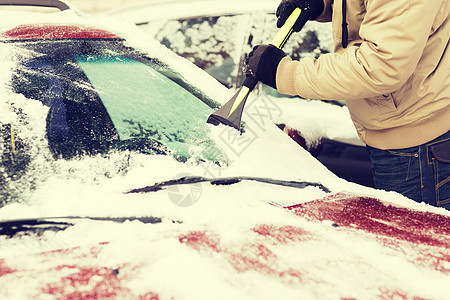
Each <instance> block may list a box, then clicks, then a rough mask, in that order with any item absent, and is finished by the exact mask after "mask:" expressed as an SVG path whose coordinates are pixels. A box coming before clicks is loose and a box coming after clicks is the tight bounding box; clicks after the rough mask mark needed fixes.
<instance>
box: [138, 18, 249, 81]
mask: <svg viewBox="0 0 450 300" xmlns="http://www.w3.org/2000/svg"><path fill="white" fill-rule="evenodd" d="M248 21H249V16H248V15H225V16H210V17H208V16H206V17H198V18H192V19H179V20H169V21H167V22H166V23H165V24H164V25H163V26H161V25H160V23H158V24H152V23H149V24H146V25H142V26H143V27H142V28H143V29H144V30H146V31H148V32H151V33H153V35H154V36H155V37H156V39H158V40H159V41H160V42H161V43H162V44H164V45H165V46H167V47H168V48H170V49H171V50H172V51H174V52H175V53H177V54H178V55H180V56H182V57H184V58H186V59H188V60H189V61H191V62H193V63H194V64H195V65H197V66H198V67H200V68H201V69H203V70H205V71H206V72H208V73H209V74H210V75H211V76H213V77H214V78H216V79H217V80H218V81H220V82H221V83H222V84H224V85H225V86H227V87H233V86H235V80H236V76H237V75H238V74H237V70H238V65H239V62H240V60H241V50H242V45H243V43H244V40H245V38H246V36H247V34H248V33H247V31H248V30H247V26H248Z"/></svg>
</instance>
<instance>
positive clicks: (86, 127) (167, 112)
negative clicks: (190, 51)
mask: <svg viewBox="0 0 450 300" xmlns="http://www.w3.org/2000/svg"><path fill="white" fill-rule="evenodd" d="M121 43H122V42H121V41H119V42H118V41H95V40H93V41H79V40H73V41H64V42H56V41H53V42H48V43H47V46H50V47H43V43H40V44H34V43H30V44H28V46H29V47H30V48H32V50H34V51H37V52H38V56H37V57H34V58H33V59H29V60H27V61H26V62H23V63H22V64H21V66H20V68H19V69H18V70H17V72H16V75H15V76H14V78H13V86H14V87H15V90H16V92H19V93H22V94H23V95H25V96H26V97H27V98H31V99H36V100H40V101H41V102H42V103H43V104H44V105H46V106H49V107H50V110H49V115H48V117H47V138H48V140H49V145H50V147H51V148H52V150H53V152H54V153H56V154H57V155H61V156H63V157H65V158H70V157H72V156H73V155H78V154H80V153H81V154H83V153H97V152H104V151H108V150H109V149H129V150H139V151H141V152H146V153H157V154H171V155H174V157H175V158H176V159H178V160H180V161H186V160H188V159H190V158H193V159H195V160H212V161H215V162H220V161H223V160H224V159H223V154H222V153H221V151H220V150H219V149H218V148H217V147H216V145H215V144H214V142H213V141H212V140H211V139H210V138H209V128H208V127H207V125H206V120H207V118H208V116H209V114H211V113H212V112H213V111H214V109H213V108H212V107H210V105H211V103H212V102H211V100H210V99H208V98H207V97H205V96H204V95H203V94H201V93H200V92H199V91H198V89H196V88H195V87H193V86H190V85H189V83H188V82H186V80H185V79H184V78H182V77H181V76H180V75H179V74H178V73H176V72H174V71H172V70H171V69H170V68H168V67H167V66H165V65H164V64H162V63H161V62H159V61H157V60H155V59H150V58H147V57H145V56H144V55H142V54H140V53H138V52H137V51H134V50H132V49H129V48H127V47H124V46H123V45H122V44H121ZM52 49H53V50H54V51H52ZM42 54H44V55H42Z"/></svg>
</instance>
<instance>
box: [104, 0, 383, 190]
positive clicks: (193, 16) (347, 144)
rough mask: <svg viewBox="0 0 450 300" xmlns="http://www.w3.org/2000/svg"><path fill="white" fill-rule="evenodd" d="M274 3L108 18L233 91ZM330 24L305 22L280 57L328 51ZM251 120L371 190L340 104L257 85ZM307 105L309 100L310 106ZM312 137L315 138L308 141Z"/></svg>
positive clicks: (178, 4) (152, 7)
mask: <svg viewBox="0 0 450 300" xmlns="http://www.w3.org/2000/svg"><path fill="white" fill-rule="evenodd" d="M279 2H280V1H279V0H264V1H258V0H253V1H245V2H243V1H238V0H233V1H220V0H214V1H211V0H207V1H206V0H196V1H184V0H177V1H169V2H167V1H152V0H148V1H141V2H137V3H130V4H126V5H123V6H120V7H117V8H114V9H112V10H110V11H108V12H106V14H107V15H112V16H116V17H120V18H121V19H125V20H127V21H131V22H134V23H135V24H136V25H137V26H138V27H139V28H140V29H142V30H144V31H145V32H146V33H148V34H149V35H150V36H152V37H154V38H156V39H157V40H159V41H160V42H161V43H162V44H164V45H166V46H167V47H168V48H170V49H171V50H173V51H174V52H175V53H177V54H178V55H181V56H182V57H184V58H186V59H188V60H190V61H191V62H193V63H194V64H195V65H197V66H198V67H200V68H202V69H203V70H205V71H206V72H208V73H209V74H210V75H211V76H213V77H214V78H216V79H217V80H218V81H220V82H221V83H222V84H224V85H225V86H227V87H229V88H232V89H236V88H239V87H240V85H241V84H242V82H243V80H244V78H245V75H244V74H243V69H242V66H243V65H242V64H243V61H244V57H245V55H246V53H249V52H250V50H251V49H252V48H253V47H254V46H255V45H258V44H261V43H267V42H269V41H270V40H271V39H272V38H273V36H274V35H275V33H276V30H277V28H276V25H275V24H276V17H275V10H276V7H277V5H278V4H279ZM332 47H333V41H332V35H331V24H329V23H328V24H326V23H318V22H308V23H307V24H306V25H305V26H304V28H303V29H302V30H301V31H300V32H299V33H295V34H293V35H292V36H291V37H290V39H289V40H288V42H287V43H286V45H285V46H284V48H283V50H284V51H285V52H286V53H288V54H289V55H290V56H291V57H293V58H296V59H301V58H302V57H307V56H313V57H317V56H318V55H320V54H323V53H328V52H332ZM253 93H254V94H256V95H258V97H257V98H256V99H254V101H255V103H254V106H253V107H252V108H248V110H250V111H248V114H249V115H254V116H255V118H257V117H258V116H259V115H261V114H266V115H268V116H269V117H270V118H271V119H272V120H273V122H275V123H277V124H278V125H279V127H280V128H281V129H283V130H284V131H285V132H286V133H287V134H288V135H289V136H291V137H292V138H293V139H294V140H295V141H296V142H297V143H299V144H300V145H301V146H302V147H304V148H306V149H308V150H309V151H310V152H311V154H312V155H314V156H315V157H317V159H318V160H319V161H320V162H322V163H323V164H324V165H325V166H326V167H327V168H328V169H330V170H331V171H332V172H334V173H335V174H337V175H338V176H339V177H342V178H345V179H347V180H349V181H352V182H356V183H359V184H363V185H366V186H371V187H373V186H374V183H373V178H372V170H371V163H370V160H369V156H368V154H367V151H366V149H365V145H363V143H361V141H360V140H359V138H358V136H357V134H356V131H355V130H354V128H353V125H352V123H351V119H350V116H349V114H348V111H347V108H346V107H345V106H344V107H340V106H343V105H345V102H344V101H338V102H330V101H327V102H326V103H318V101H313V102H316V103H314V104H313V103H306V102H307V101H306V100H302V101H298V97H287V96H286V95H281V94H279V93H278V92H277V91H276V90H274V89H272V88H271V87H268V86H264V85H259V86H258V88H257V90H256V91H254V92H253ZM308 102H311V101H308ZM312 133H313V134H312Z"/></svg>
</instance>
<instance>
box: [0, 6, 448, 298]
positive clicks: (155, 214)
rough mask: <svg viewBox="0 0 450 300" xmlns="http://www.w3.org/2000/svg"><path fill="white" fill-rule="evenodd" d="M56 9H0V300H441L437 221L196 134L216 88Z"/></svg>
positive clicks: (265, 141) (113, 30)
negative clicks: (47, 11)
mask: <svg viewBox="0 0 450 300" xmlns="http://www.w3.org/2000/svg"><path fill="white" fill-rule="evenodd" d="M8 2H9V1H8ZM19 2H21V3H22V4H23V3H24V2H26V1H19ZM55 2H56V3H57V6H58V7H60V8H62V9H63V11H61V12H57V13H54V14H50V15H47V14H46V15H40V14H36V13H26V14H24V13H16V12H14V13H11V11H8V12H7V13H0V67H1V68H3V70H4V72H2V73H1V75H0V96H1V97H0V98H1V99H2V100H1V102H0V125H1V135H0V136H1V140H0V156H1V162H2V164H1V165H0V185H1V187H2V189H1V191H0V197H1V198H0V200H1V201H0V298H2V299H274V298H276V299H299V298H305V299H336V298H341V299H366V298H369V299H373V298H381V299H397V298H400V299H415V298H418V299H421V298H422V299H445V298H446V297H447V294H448V292H447V289H446V287H447V283H448V280H449V278H450V277H449V276H450V250H449V249H450V238H449V236H450V213H449V212H448V211H446V210H444V209H438V208H434V207H430V206H427V205H425V204H418V203H415V202H414V201H411V200H409V199H406V198H404V197H403V196H401V195H399V194H396V193H393V192H384V191H378V190H374V189H372V188H368V187H364V186H360V185H358V184H354V183H350V182H348V181H346V180H343V179H341V178H338V177H337V176H335V175H334V174H333V173H331V172H330V171H328V170H327V169H326V168H325V167H324V166H323V165H322V164H321V163H319V162H318V161H317V160H316V159H314V158H313V157H312V156H311V155H310V154H309V153H308V152H307V151H305V150H304V149H303V148H300V147H298V146H297V145H296V143H295V142H293V141H292V140H291V139H289V138H288V137H287V135H285V134H284V133H283V132H281V131H280V130H279V129H278V128H277V127H276V126H275V125H274V124H270V122H266V123H265V124H264V125H263V124H262V123H256V122H255V121H254V120H252V119H251V118H244V126H243V130H242V132H238V131H236V130H234V129H233V128H228V127H226V126H217V127H214V126H212V125H208V124H206V119H207V117H208V115H209V114H210V113H211V112H213V111H214V109H216V108H217V107H218V106H219V104H218V103H224V102H226V101H227V100H228V99H227V97H229V96H230V91H229V90H228V89H227V88H225V87H224V86H222V85H221V84H219V83H217V81H215V80H214V79H213V78H211V77H210V76H209V75H207V74H206V73H205V72H203V71H202V70H200V69H198V68H196V67H194V66H193V65H192V64H191V63H189V62H187V61H186V60H184V59H183V58H181V57H178V56H176V55H174V54H173V53H172V52H170V51H169V50H168V49H166V48H164V47H162V46H161V45H160V44H158V43H157V42H156V41H153V40H150V39H148V37H146V35H145V34H142V32H140V31H139V30H136V29H135V28H134V27H133V26H131V25H129V24H127V23H121V22H120V21H115V20H111V19H92V18H90V17H88V16H80V14H79V13H74V11H73V10H71V9H70V7H71V5H70V4H69V3H68V2H65V1H64V2H58V1H51V2H49V1H42V3H41V4H42V5H44V4H45V5H56V4H55ZM0 3H1V2H0ZM116 22H117V23H116Z"/></svg>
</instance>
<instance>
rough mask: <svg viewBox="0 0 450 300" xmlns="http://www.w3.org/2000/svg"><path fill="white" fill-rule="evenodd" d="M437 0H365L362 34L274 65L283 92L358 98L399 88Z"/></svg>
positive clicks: (423, 41)
mask: <svg viewBox="0 0 450 300" xmlns="http://www.w3.org/2000/svg"><path fill="white" fill-rule="evenodd" d="M439 2H440V1H437V0H436V1H426V0H410V1H374V0H373V1H370V0H368V1H367V6H366V15H365V16H364V19H363V21H362V24H361V27H360V31H359V35H360V37H361V39H360V40H359V41H358V42H357V43H355V42H354V41H353V42H350V46H349V47H348V48H347V49H346V50H345V51H341V52H340V53H328V54H325V55H322V56H321V57H319V58H318V59H313V58H305V59H302V60H301V61H300V62H299V61H292V60H290V58H284V59H283V60H282V61H281V63H280V64H279V66H278V72H277V87H278V90H279V91H280V92H281V93H285V94H298V95H300V96H302V97H305V98H310V99H326V100H338V99H346V100H352V99H361V98H368V97H373V96H378V95H381V94H385V93H391V92H394V91H396V90H398V89H399V87H401V86H402V84H404V83H405V82H406V80H407V79H408V78H409V77H410V76H411V74H412V73H413V72H414V70H415V68H416V65H417V64H418V62H419V60H420V57H421V55H422V52H423V49H424V47H425V45H426V42H427V39H428V37H429V35H430V32H431V31H432V25H433V20H434V18H435V15H436V14H437V10H438V8H439V5H440V4H439Z"/></svg>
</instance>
